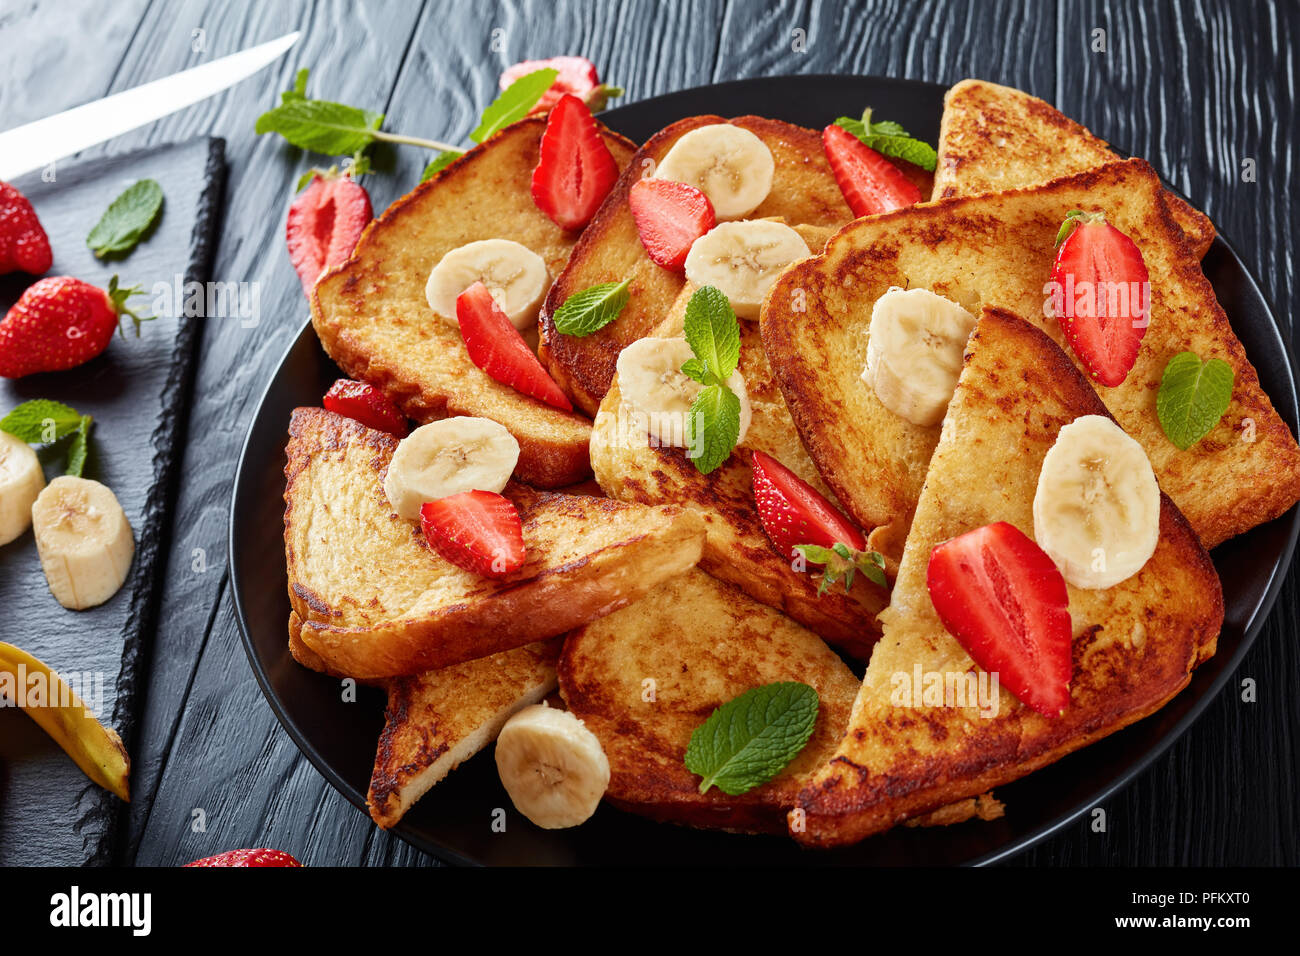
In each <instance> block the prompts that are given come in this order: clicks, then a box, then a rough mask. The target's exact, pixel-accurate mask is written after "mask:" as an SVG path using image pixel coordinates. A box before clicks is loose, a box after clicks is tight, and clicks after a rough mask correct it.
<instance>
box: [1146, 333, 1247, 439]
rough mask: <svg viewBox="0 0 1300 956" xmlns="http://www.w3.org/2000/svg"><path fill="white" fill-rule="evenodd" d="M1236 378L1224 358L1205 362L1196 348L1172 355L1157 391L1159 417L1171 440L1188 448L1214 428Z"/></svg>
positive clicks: (1228, 400)
mask: <svg viewBox="0 0 1300 956" xmlns="http://www.w3.org/2000/svg"><path fill="white" fill-rule="evenodd" d="M1233 378H1234V375H1233V371H1232V366H1231V365H1229V364H1228V363H1227V362H1225V361H1223V359H1217V358H1212V359H1209V360H1208V361H1206V362H1204V363H1202V362H1201V359H1200V356H1198V355H1197V354H1196V353H1195V352H1179V353H1178V354H1177V355H1175V356H1174V357H1173V358H1171V359H1170V360H1169V363H1168V364H1167V365H1166V366H1165V371H1164V374H1163V375H1162V376H1161V377H1160V391H1159V392H1158V393H1157V394H1156V417H1157V418H1158V419H1160V427H1161V428H1163V429H1164V430H1165V435H1167V436H1168V438H1169V440H1170V441H1171V442H1173V443H1174V444H1175V445H1177V446H1178V447H1179V448H1181V449H1182V450H1183V451H1186V450H1187V449H1188V448H1191V447H1192V446H1193V445H1195V444H1196V443H1197V442H1198V441H1200V440H1201V439H1202V438H1204V437H1205V436H1206V435H1208V434H1209V433H1210V432H1211V431H1213V430H1214V426H1215V425H1217V424H1219V419H1221V418H1222V417H1223V413H1224V412H1226V411H1227V410H1228V405H1229V404H1230V403H1231V402H1232V385H1233Z"/></svg>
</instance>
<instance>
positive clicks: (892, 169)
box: [822, 123, 921, 216]
mask: <svg viewBox="0 0 1300 956" xmlns="http://www.w3.org/2000/svg"><path fill="white" fill-rule="evenodd" d="M822 147H823V148H824V149H825V150H826V158H827V159H828V160H829V161H830V164H831V172H832V173H834V174H835V181H836V182H837V183H839V184H840V192H842V193H843V194H844V201H845V202H847V203H848V204H849V208H850V209H852V210H853V215H855V216H871V215H874V214H876V213H880V212H889V211H890V210H891V209H902V208H903V207H904V206H911V205H913V204H915V203H918V202H920V201H921V190H919V189H917V188H916V185H915V184H914V183H913V182H912V181H911V180H909V179H908V178H907V177H906V176H904V175H903V172H902V170H900V169H899V168H898V167H897V166H895V165H894V164H893V163H891V162H890V161H889V160H887V159H886V158H885V157H884V156H881V155H880V154H879V153H877V152H876V151H875V150H874V149H872V148H871V147H869V146H868V145H867V144H866V143H864V142H862V140H860V139H858V138H857V137H856V136H854V135H853V134H852V133H850V132H849V131H848V130H846V129H844V128H842V127H839V126H836V125H835V124H834V123H832V124H831V125H830V126H827V127H826V129H824V130H822Z"/></svg>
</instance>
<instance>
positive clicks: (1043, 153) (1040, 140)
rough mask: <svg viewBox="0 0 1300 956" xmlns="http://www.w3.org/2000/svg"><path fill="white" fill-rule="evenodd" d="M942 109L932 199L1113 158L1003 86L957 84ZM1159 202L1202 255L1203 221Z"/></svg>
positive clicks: (1076, 128)
mask: <svg viewBox="0 0 1300 956" xmlns="http://www.w3.org/2000/svg"><path fill="white" fill-rule="evenodd" d="M943 105H944V110H943V119H942V121H941V123H940V126H939V148H938V152H939V160H938V165H937V166H936V168H935V175H934V192H933V195H932V198H934V199H948V198H951V197H953V196H972V195H976V194H978V193H988V192H1000V191H1002V190H1004V189H1012V188H1018V187H1022V186H1035V185H1038V184H1041V183H1045V182H1048V181H1049V180H1052V179H1058V178H1060V177H1062V176H1070V175H1073V174H1075V173H1081V172H1084V171H1085V170H1088V169H1092V168H1095V167H1097V166H1104V165H1105V164H1106V163H1111V162H1114V161H1115V160H1116V159H1118V158H1119V157H1118V156H1117V155H1116V154H1115V153H1114V152H1113V151H1112V150H1111V149H1110V146H1109V144H1107V143H1106V141H1105V140H1103V139H1100V138H1098V137H1097V136H1095V135H1094V134H1093V133H1091V132H1090V131H1089V130H1087V129H1085V128H1084V127H1083V126H1081V125H1080V124H1078V123H1076V122H1075V121H1074V120H1072V119H1070V118H1069V117H1067V116H1066V115H1065V114H1063V113H1061V112H1060V111H1059V110H1057V109H1056V108H1054V107H1053V106H1051V105H1050V104H1049V103H1046V102H1044V101H1043V100H1040V99H1038V98H1037V97H1035V96H1030V95H1029V94H1028V93H1024V92H1022V91H1020V90H1017V89H1012V88H1011V87H1008V86H999V85H997V84H996V83H987V82H985V81H984V80H962V81H961V82H960V83H957V84H955V85H954V86H953V87H952V88H951V89H949V90H948V92H947V94H946V95H945V96H944V98H943ZM1164 200H1165V203H1166V204H1167V205H1168V207H1169V212H1170V214H1171V215H1172V216H1173V218H1174V220H1175V221H1176V222H1177V223H1178V225H1179V228H1181V229H1182V231H1183V232H1184V233H1185V234H1186V236H1187V240H1188V241H1189V242H1190V243H1191V244H1192V247H1193V248H1194V249H1195V250H1196V255H1197V257H1198V258H1203V257H1204V256H1205V253H1206V252H1208V251H1209V249H1210V245H1211V244H1212V243H1213V242H1214V224H1213V223H1212V222H1210V218H1209V217H1208V216H1206V215H1205V213H1203V212H1201V211H1200V210H1198V209H1195V208H1193V207H1192V205H1191V204H1190V203H1188V202H1187V201H1186V200H1184V199H1182V198H1180V197H1178V196H1175V195H1174V194H1173V193H1171V192H1168V191H1166V192H1165V193H1164Z"/></svg>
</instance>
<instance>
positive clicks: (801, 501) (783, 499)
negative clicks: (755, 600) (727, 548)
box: [752, 451, 867, 558]
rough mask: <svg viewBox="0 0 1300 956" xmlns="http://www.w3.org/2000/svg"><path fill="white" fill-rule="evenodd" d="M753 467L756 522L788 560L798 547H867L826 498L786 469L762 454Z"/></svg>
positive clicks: (755, 460) (856, 549)
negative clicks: (801, 545) (840, 544)
mask: <svg viewBox="0 0 1300 956" xmlns="http://www.w3.org/2000/svg"><path fill="white" fill-rule="evenodd" d="M752 464H753V469H754V500H755V501H756V502H757V503H758V517H759V520H760V521H762V522H763V530H764V531H766V532H767V536H768V537H769V538H771V539H772V543H773V544H774V545H776V547H777V550H779V551H780V552H781V553H782V554H783V555H785V556H786V557H787V558H788V557H791V556H792V555H791V549H792V548H794V546H795V545H799V544H815V545H818V546H819V547H823V548H829V547H831V546H833V545H834V544H836V543H838V542H842V543H844V544H847V545H848V546H849V547H850V548H852V549H853V550H854V551H861V550H863V549H864V548H865V547H866V546H867V541H866V538H864V537H863V536H862V532H861V531H859V530H858V529H857V528H855V527H854V526H853V525H852V523H850V521H849V519H848V518H846V517H844V515H843V514H841V513H840V510H839V509H838V508H836V507H835V506H834V505H833V504H831V503H830V502H829V501H827V500H826V496H825V495H823V494H822V493H821V492H819V491H818V490H817V489H816V488H814V487H813V486H812V485H810V484H808V482H806V481H804V480H803V479H802V478H800V477H799V476H798V475H796V474H795V473H794V472H793V471H791V470H790V469H789V468H787V467H785V465H783V464H781V463H780V462H779V461H777V460H776V459H775V458H773V457H771V456H770V455H765V454H763V453H762V452H761V451H756V452H754V453H753V462H752Z"/></svg>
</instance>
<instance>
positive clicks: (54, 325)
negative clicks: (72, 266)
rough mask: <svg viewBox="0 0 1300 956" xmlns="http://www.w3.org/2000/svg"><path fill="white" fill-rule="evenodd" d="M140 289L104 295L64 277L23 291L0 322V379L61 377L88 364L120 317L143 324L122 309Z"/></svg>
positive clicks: (112, 289)
mask: <svg viewBox="0 0 1300 956" xmlns="http://www.w3.org/2000/svg"><path fill="white" fill-rule="evenodd" d="M139 291H140V290H139V289H119V288H118V287H117V276H114V277H113V278H112V280H111V281H110V282H109V283H108V291H107V292H106V291H104V290H103V289H100V288H97V287H96V286H93V285H91V284H90V283H88V282H82V281H81V280H80V279H73V278H71V277H69V276H51V277H50V278H48V279H41V280H40V281H39V282H37V283H35V284H34V285H31V286H29V287H28V289H27V291H26V292H24V293H23V294H22V296H20V297H19V299H18V301H17V302H15V303H14V306H13V308H12V309H10V310H9V314H8V315H6V316H5V317H4V321H3V322H0V376H3V377H4V378H22V377H23V376H24V375H31V374H33V373H35V372H61V371H63V370H64V369H69V368H75V367H76V366H78V365H83V364H84V363H86V362H89V361H90V360H91V359H93V358H94V357H95V356H96V355H99V353H101V352H103V351H104V349H106V348H108V343H109V342H110V341H111V340H112V338H113V333H114V332H115V331H116V330H117V329H118V328H119V327H120V324H121V320H122V316H123V315H129V316H130V317H131V318H132V319H133V320H134V321H135V323H136V332H137V334H138V333H139V331H140V325H139V324H140V322H142V321H144V319H142V318H141V317H140V316H138V315H136V314H135V313H134V312H132V311H131V310H130V309H128V308H127V307H126V301H127V299H129V298H130V297H131V296H132V295H135V294H136V293H137V292H139Z"/></svg>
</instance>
